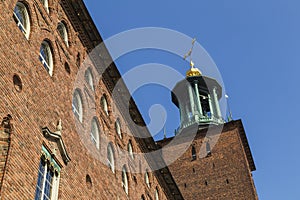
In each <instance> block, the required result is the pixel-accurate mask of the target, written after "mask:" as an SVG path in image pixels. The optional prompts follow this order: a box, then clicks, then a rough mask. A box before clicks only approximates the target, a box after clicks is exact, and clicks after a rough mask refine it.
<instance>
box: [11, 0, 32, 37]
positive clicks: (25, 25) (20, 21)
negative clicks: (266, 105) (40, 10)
mask: <svg viewBox="0 0 300 200" xmlns="http://www.w3.org/2000/svg"><path fill="white" fill-rule="evenodd" d="M14 19H15V22H16V23H17V26H18V27H19V29H20V30H21V31H22V32H23V34H24V35H25V37H26V38H27V39H28V38H29V33H30V19H29V14H28V10H27V8H26V6H25V5H24V4H23V3H21V2H17V4H16V6H15V8H14Z"/></svg>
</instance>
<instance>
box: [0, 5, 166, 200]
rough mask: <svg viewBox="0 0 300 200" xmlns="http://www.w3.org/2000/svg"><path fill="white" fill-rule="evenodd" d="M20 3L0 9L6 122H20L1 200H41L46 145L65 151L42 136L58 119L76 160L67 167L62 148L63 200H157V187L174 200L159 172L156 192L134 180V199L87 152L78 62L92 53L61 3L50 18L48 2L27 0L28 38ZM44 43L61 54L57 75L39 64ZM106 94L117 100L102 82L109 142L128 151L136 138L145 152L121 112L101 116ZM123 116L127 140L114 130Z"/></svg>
mask: <svg viewBox="0 0 300 200" xmlns="http://www.w3.org/2000/svg"><path fill="white" fill-rule="evenodd" d="M16 2H17V1H2V2H1V3H0V10H1V15H0V91H1V103H0V118H1V116H2V117H4V116H6V115H7V114H11V115H12V117H13V119H14V133H13V134H12V135H11V150H10V153H9V159H8V165H7V170H6V173H5V177H4V181H3V186H2V188H1V196H0V198H1V199H5V200H15V199H33V198H34V195H35V187H36V183H37V174H38V165H39V159H40V155H41V148H42V144H43V143H45V145H46V146H47V147H48V148H50V149H51V150H53V149H57V145H56V143H55V142H51V141H48V140H47V139H46V138H45V137H44V136H43V135H42V131H41V128H42V127H48V128H49V129H50V130H52V131H55V126H56V123H57V120H58V119H62V125H63V131H62V137H63V140H64V142H65V145H66V148H67V151H68V154H69V156H70V157H71V161H70V162H69V163H68V164H67V165H66V164H64V162H63V160H62V158H61V156H60V153H59V151H58V150H57V153H56V156H57V159H58V161H59V162H60V164H61V165H62V170H61V176H60V186H59V199H62V200H64V199H116V198H117V197H118V196H119V197H120V199H128V198H129V199H139V198H140V197H141V195H142V194H144V195H145V197H146V198H148V199H149V197H147V195H146V194H147V193H148V194H149V195H150V196H151V197H152V198H154V192H155V187H156V186H157V187H158V188H159V191H160V199H167V197H165V193H164V192H163V191H164V190H163V189H162V188H161V186H160V185H159V183H158V181H157V180H156V178H155V176H154V175H152V174H150V181H151V187H150V188H148V187H147V186H146V184H145V183H144V174H129V186H130V187H129V195H128V197H127V196H126V194H125V193H124V191H123V189H122V187H121V172H120V171H116V173H115V174H113V173H112V172H111V171H110V169H109V168H108V167H107V166H106V165H104V164H103V163H102V162H100V161H99V160H98V159H95V158H93V157H92V156H91V155H90V154H89V152H88V151H87V150H86V149H85V147H84V146H83V144H82V142H81V140H80V138H79V135H78V133H77V130H76V126H75V121H74V118H73V112H72V109H71V105H72V94H73V84H74V80H75V76H76V73H77V71H78V66H77V65H76V56H77V54H78V53H80V55H81V56H82V58H81V59H82V60H83V59H84V57H85V56H86V54H87V53H86V52H85V48H84V47H83V45H82V43H81V42H80V40H79V38H78V36H77V33H76V32H75V31H74V29H73V28H72V26H71V23H70V21H69V20H68V18H67V16H66V14H65V13H64V11H63V9H62V8H61V7H60V4H59V3H58V1H55V0H53V1H49V3H50V5H49V6H50V14H47V13H46V11H45V10H44V8H43V6H42V5H41V3H40V2H41V1H39V0H36V1H34V0H27V1H26V4H27V5H28V8H29V12H30V20H31V32H30V36H29V39H28V40H27V39H26V38H25V36H24V35H23V34H22V33H21V31H20V30H19V29H18V27H17V26H16V23H15V21H14V19H13V9H14V6H15V5H16ZM61 20H64V21H65V22H66V23H67V27H68V32H69V40H70V41H69V43H70V47H66V45H65V44H64V43H63V41H62V39H61V38H60V36H59V35H58V32H57V30H56V26H57V23H58V22H59V21H61ZM44 39H48V40H49V41H51V45H52V49H53V55H54V71H53V76H52V77H50V76H49V74H48V73H47V71H46V70H45V68H44V67H43V65H42V64H41V62H40V61H39V49H40V45H41V42H42V41H43V40H44ZM65 62H67V63H68V64H69V66H70V69H71V73H70V74H68V72H66V70H65V68H64V64H65ZM14 75H18V76H19V77H20V79H21V81H22V90H21V91H17V90H16V88H15V86H14V84H13V76H14ZM103 93H105V94H106V95H107V96H108V101H109V102H111V101H112V100H111V97H110V95H109V93H108V92H107V89H106V87H105V85H104V83H103V82H102V81H100V82H99V84H98V85H97V87H96V97H95V102H96V111H97V112H96V113H97V114H96V117H97V118H98V120H99V121H100V127H101V137H105V138H108V140H110V141H112V142H113V143H115V144H118V145H119V146H120V147H121V148H122V147H123V148H125V149H126V148H127V146H126V145H127V143H128V141H129V139H131V140H132V144H133V149H134V150H135V151H136V152H140V149H139V145H138V144H137V142H136V141H135V140H134V138H132V136H129V134H127V133H128V132H127V131H128V129H127V128H126V123H125V120H124V119H122V117H121V115H120V114H119V113H118V111H116V113H111V115H110V117H109V119H107V117H106V116H105V115H104V114H103V112H102V111H101V108H100V98H101V96H102V95H103ZM84 106H86V105H84ZM85 114H86V113H85ZM116 117H120V118H121V123H122V130H123V138H122V139H118V137H116V133H115V130H114V122H115V120H116ZM88 123H89V122H87V124H88ZM100 139H101V138H100ZM102 156H106V155H102ZM116 162H118V158H116ZM127 164H128V163H127ZM87 174H88V175H89V176H90V177H91V180H92V187H91V188H89V187H88V185H87V184H86V175H87ZM133 176H135V178H136V182H135V181H134V180H133Z"/></svg>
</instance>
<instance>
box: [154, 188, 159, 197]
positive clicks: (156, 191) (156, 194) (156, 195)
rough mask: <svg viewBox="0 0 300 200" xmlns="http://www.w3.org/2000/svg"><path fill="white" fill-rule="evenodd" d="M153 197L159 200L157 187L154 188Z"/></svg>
mask: <svg viewBox="0 0 300 200" xmlns="http://www.w3.org/2000/svg"><path fill="white" fill-rule="evenodd" d="M154 199H155V200H159V194H158V189H157V187H156V188H155V194H154Z"/></svg>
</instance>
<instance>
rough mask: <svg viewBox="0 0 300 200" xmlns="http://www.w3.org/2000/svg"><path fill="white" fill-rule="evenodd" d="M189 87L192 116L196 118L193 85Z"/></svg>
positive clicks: (188, 85)
mask: <svg viewBox="0 0 300 200" xmlns="http://www.w3.org/2000/svg"><path fill="white" fill-rule="evenodd" d="M187 87H188V92H189V98H190V104H191V112H192V116H194V115H195V102H194V95H193V90H192V86H191V84H187ZM189 118H190V117H189Z"/></svg>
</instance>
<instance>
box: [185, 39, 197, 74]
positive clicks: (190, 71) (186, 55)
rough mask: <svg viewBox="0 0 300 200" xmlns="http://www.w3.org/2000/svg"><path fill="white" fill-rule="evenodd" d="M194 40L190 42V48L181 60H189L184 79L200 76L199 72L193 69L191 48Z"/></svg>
mask: <svg viewBox="0 0 300 200" xmlns="http://www.w3.org/2000/svg"><path fill="white" fill-rule="evenodd" d="M195 41H196V38H194V39H193V40H192V47H191V48H190V50H189V51H188V52H187V53H186V54H185V55H184V56H183V59H184V60H186V59H187V58H190V67H191V68H190V69H189V70H188V71H187V72H186V77H191V76H201V71H200V70H199V69H198V68H195V67H194V65H195V64H194V62H193V60H192V53H193V48H194V44H195Z"/></svg>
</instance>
